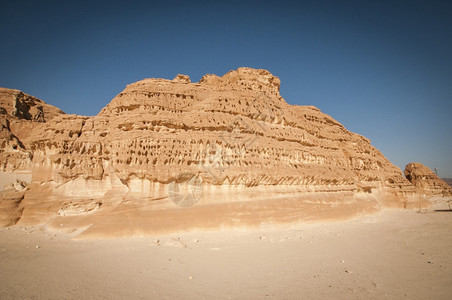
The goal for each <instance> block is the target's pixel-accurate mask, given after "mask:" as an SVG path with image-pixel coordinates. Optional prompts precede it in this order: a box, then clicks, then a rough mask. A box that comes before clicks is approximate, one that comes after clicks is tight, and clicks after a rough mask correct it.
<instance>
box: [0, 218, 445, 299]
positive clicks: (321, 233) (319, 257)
mask: <svg viewBox="0 0 452 300" xmlns="http://www.w3.org/2000/svg"><path fill="white" fill-rule="evenodd" d="M451 228H452V214H451V213H450V212H447V211H443V212H435V211H433V210H428V211H423V212H422V213H418V212H416V211H413V210H394V209H392V210H383V211H380V212H378V213H376V214H370V215H364V216H360V217H356V218H354V219H350V220H348V221H341V222H316V223H306V222H305V223H300V224H292V225H290V226H285V227H282V226H279V227H275V226H272V227H271V228H265V226H263V227H261V228H258V229H255V230H245V229H239V228H236V229H234V230H222V231H193V232H188V233H182V234H173V235H166V236H147V237H146V236H145V237H135V238H123V239H89V240H77V239H73V237H74V236H75V235H76V234H77V232H72V233H69V232H66V233H64V232H59V231H49V230H48V229H46V228H45V227H43V226H42V225H38V226H32V227H20V226H13V227H9V228H2V229H0V265H1V268H0V276H1V278H2V279H1V282H0V294H1V295H2V299H13V298H49V299H50V298H53V299H55V298H59V299H61V298H66V299H80V298H83V299H92V298H96V299H99V298H101V299H107V298H108V299H119V298H153V299H173V298H184V299H199V298H209V299H212V298H216V299H237V298H240V299H263V298H274V299H300V298H305V299H333V298H334V299H450V298H451V296H452V251H451V248H452V232H451ZM69 231H70V230H69Z"/></svg>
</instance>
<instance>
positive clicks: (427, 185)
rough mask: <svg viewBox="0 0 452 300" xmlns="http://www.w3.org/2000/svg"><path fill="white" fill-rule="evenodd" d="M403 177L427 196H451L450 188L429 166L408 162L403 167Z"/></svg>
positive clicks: (451, 190)
mask: <svg viewBox="0 0 452 300" xmlns="http://www.w3.org/2000/svg"><path fill="white" fill-rule="evenodd" d="M405 177H406V178H407V179H408V180H409V181H410V182H411V183H412V184H413V185H414V186H415V187H416V188H417V189H418V190H419V193H421V194H424V195H427V196H444V197H447V196H451V195H452V188H451V187H450V186H449V185H448V184H447V183H446V182H444V181H443V180H441V179H440V178H439V177H438V176H437V175H436V174H435V173H433V171H432V170H430V168H428V167H426V166H424V165H423V164H421V163H409V164H408V165H406V167H405Z"/></svg>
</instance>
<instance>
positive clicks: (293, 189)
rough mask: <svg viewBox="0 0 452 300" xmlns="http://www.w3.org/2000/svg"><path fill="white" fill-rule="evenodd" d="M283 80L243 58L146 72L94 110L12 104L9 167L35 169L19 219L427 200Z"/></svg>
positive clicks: (101, 224) (354, 210)
mask: <svg viewBox="0 0 452 300" xmlns="http://www.w3.org/2000/svg"><path fill="white" fill-rule="evenodd" d="M279 87H280V80H279V78H277V77H275V76H273V75H272V74H271V73H269V72H268V71H266V70H256V69H251V68H239V69H238V70H235V71H231V72H229V73H227V74H225V75H224V76H222V77H218V76H216V75H205V76H204V77H203V78H202V79H201V80H200V81H199V82H198V83H191V81H190V78H189V77H188V76H186V75H180V74H179V75H177V76H176V77H175V78H174V79H173V80H166V79H144V80H141V81H138V82H136V83H133V84H130V85H128V86H127V87H126V88H125V90H124V91H122V92H121V93H120V94H119V95H117V96H116V97H115V98H114V99H113V100H112V101H111V102H110V103H109V104H108V105H107V106H106V107H105V108H104V109H102V111H101V112H100V113H99V114H98V115H97V116H94V117H82V116H76V115H66V114H63V113H62V112H61V111H59V110H57V109H55V108H53V107H51V106H48V105H45V104H44V103H42V102H39V103H40V104H39V105H40V106H41V107H42V108H41V109H37V110H38V111H40V112H42V114H40V113H38V114H36V113H33V112H30V111H31V109H27V108H25V109H23V111H28V114H26V113H19V114H18V115H20V116H26V117H20V116H17V114H16V115H15V114H14V113H12V111H13V109H12V107H13V106H14V105H10V106H7V105H5V111H6V112H9V113H7V114H5V115H6V116H7V117H5V118H4V119H5V120H6V121H5V126H4V131H2V132H4V133H5V137H3V136H2V148H1V151H3V152H2V155H5V156H2V161H1V164H2V166H3V170H12V171H14V170H23V169H28V170H30V171H32V175H33V179H32V183H31V185H29V186H28V191H27V192H26V193H25V196H24V198H23V200H21V202H20V208H22V209H23V211H22V218H21V219H20V221H19V222H21V223H23V224H33V223H38V222H54V223H55V224H60V223H61V224H63V223H65V224H66V223H71V224H72V225H71V226H91V227H90V228H89V230H87V231H86V232H85V233H86V235H96V234H98V233H99V232H105V231H109V232H113V231H114V230H113V229H112V228H116V229H115V230H119V231H121V232H122V234H134V233H136V232H140V231H146V230H148V231H149V230H150V231H154V232H155V231H158V230H157V228H160V230H170V229H171V228H172V229H177V230H181V229H184V228H187V227H190V228H193V227H203V226H208V227H221V226H229V225H237V224H242V223H246V224H260V223H262V222H279V221H283V222H294V221H300V220H305V219H312V218H315V217H314V216H317V217H320V218H342V217H345V216H351V215H355V214H358V213H363V212H369V211H376V210H378V209H380V207H381V206H396V207H404V206H410V203H412V202H415V201H418V199H419V197H418V196H419V195H418V193H417V190H416V189H415V188H414V186H413V185H412V184H411V183H410V182H409V181H408V180H406V179H405V178H404V176H403V174H402V172H401V170H400V169H398V168H397V167H395V166H394V165H392V164H391V163H390V162H389V161H388V160H387V159H386V158H385V157H384V156H383V155H382V154H381V153H380V152H379V151H378V150H377V149H375V148H374V147H373V146H372V145H371V144H370V141H369V140H368V139H366V138H364V137H362V136H360V135H358V134H355V133H352V132H350V131H348V130H347V129H345V128H344V126H342V125H341V124H340V123H339V122H337V121H336V120H334V119H333V118H332V117H330V116H328V115H326V114H324V113H322V112H321V111H320V110H319V109H317V108H315V107H312V106H295V105H289V104H288V103H286V102H285V100H284V99H283V98H282V97H281V96H280V94H279ZM2 91H3V93H4V94H8V95H9V94H11V93H13V94H14V93H15V95H18V94H19V93H20V92H17V91H14V92H10V91H9V92H8V90H6V89H2ZM21 95H25V94H23V93H22V94H21ZM21 97H25V98H27V97H28V98H27V99H31V98H30V97H31V96H28V95H26V96H21ZM5 98H6V97H5ZM10 98H11V99H13V98H14V97H10ZM16 98H17V96H16ZM19 98H20V97H19ZM33 99H36V98H33ZM11 101H13V100H11ZM14 101H16V102H17V100H14ZM33 101H34V102H33V103H38V102H37V101H36V100H33ZM39 101H40V100H39ZM2 103H3V102H2ZM27 103H31V102H30V101H29V102H27ZM8 105H9V104H8ZM2 106H3V104H2ZM29 106H30V107H35V106H36V105H34V106H33V105H31V104H30V105H29ZM36 115H39V116H38V117H35V116H36ZM11 120H13V121H14V122H17V124H19V125H17V126H11V122H12V121H11ZM18 120H20V121H18ZM8 122H9V123H8ZM20 122H22V123H20ZM24 122H25V123H24ZM15 124H16V123H15ZM27 126H28V127H27ZM20 128H28V129H29V132H28V133H27V134H23V133H22V132H19V131H21V130H19V129H20ZM8 134H9V135H8ZM15 145H16V148H14V146H15ZM17 149H19V150H20V151H22V152H20V153H21V154H20V155H22V156H20V155H19V154H18V156H17V157H15V156H13V154H12V153H15V152H14V151H13V150H17ZM5 153H6V154H5ZM27 155H28V156H27ZM25 156H26V157H25ZM4 157H6V160H4ZM25 158H26V159H25ZM77 201H79V204H77ZM68 203H70V205H69V204H68ZM87 203H88V204H87ZM99 203H102V206H100V205H99ZM174 203H177V204H178V205H180V206H190V205H193V204H195V203H196V204H197V205H195V206H192V207H190V208H180V207H178V206H176V205H175V204H174ZM84 211H86V212H89V214H87V215H86V216H85V215H84V214H83V212H84ZM65 212H68V213H65ZM63 215H64V216H63ZM175 219H177V220H179V221H178V222H174V221H171V220H175ZM99 220H102V221H99ZM184 220H185V221H184ZM124 222H125V223H124ZM113 224H114V225H113ZM124 228H129V229H127V230H129V231H127V230H126V229H124Z"/></svg>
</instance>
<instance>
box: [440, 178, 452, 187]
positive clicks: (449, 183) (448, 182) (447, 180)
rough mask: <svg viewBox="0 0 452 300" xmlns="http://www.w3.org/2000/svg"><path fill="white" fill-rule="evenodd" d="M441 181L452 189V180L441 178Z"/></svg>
mask: <svg viewBox="0 0 452 300" xmlns="http://www.w3.org/2000/svg"><path fill="white" fill-rule="evenodd" d="M441 180H442V181H444V182H445V183H447V184H448V185H450V186H451V187H452V178H441Z"/></svg>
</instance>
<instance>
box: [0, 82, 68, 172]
mask: <svg viewBox="0 0 452 300" xmlns="http://www.w3.org/2000/svg"><path fill="white" fill-rule="evenodd" d="M60 114H63V112H62V111H61V110H60V109H58V108H56V107H54V106H51V105H49V104H47V103H45V102H44V101H42V100H40V99H38V98H35V97H33V96H30V95H28V94H25V93H23V92H21V91H18V90H11V89H5V88H0V171H16V170H27V169H30V168H31V166H32V165H31V161H32V158H33V153H32V151H30V149H29V148H28V147H27V146H26V145H24V143H25V142H26V141H29V140H30V139H32V138H33V137H32V136H31V132H32V130H34V129H35V127H36V125H37V124H39V123H43V122H46V121H48V120H51V119H53V118H54V117H55V116H57V115H60Z"/></svg>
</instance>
